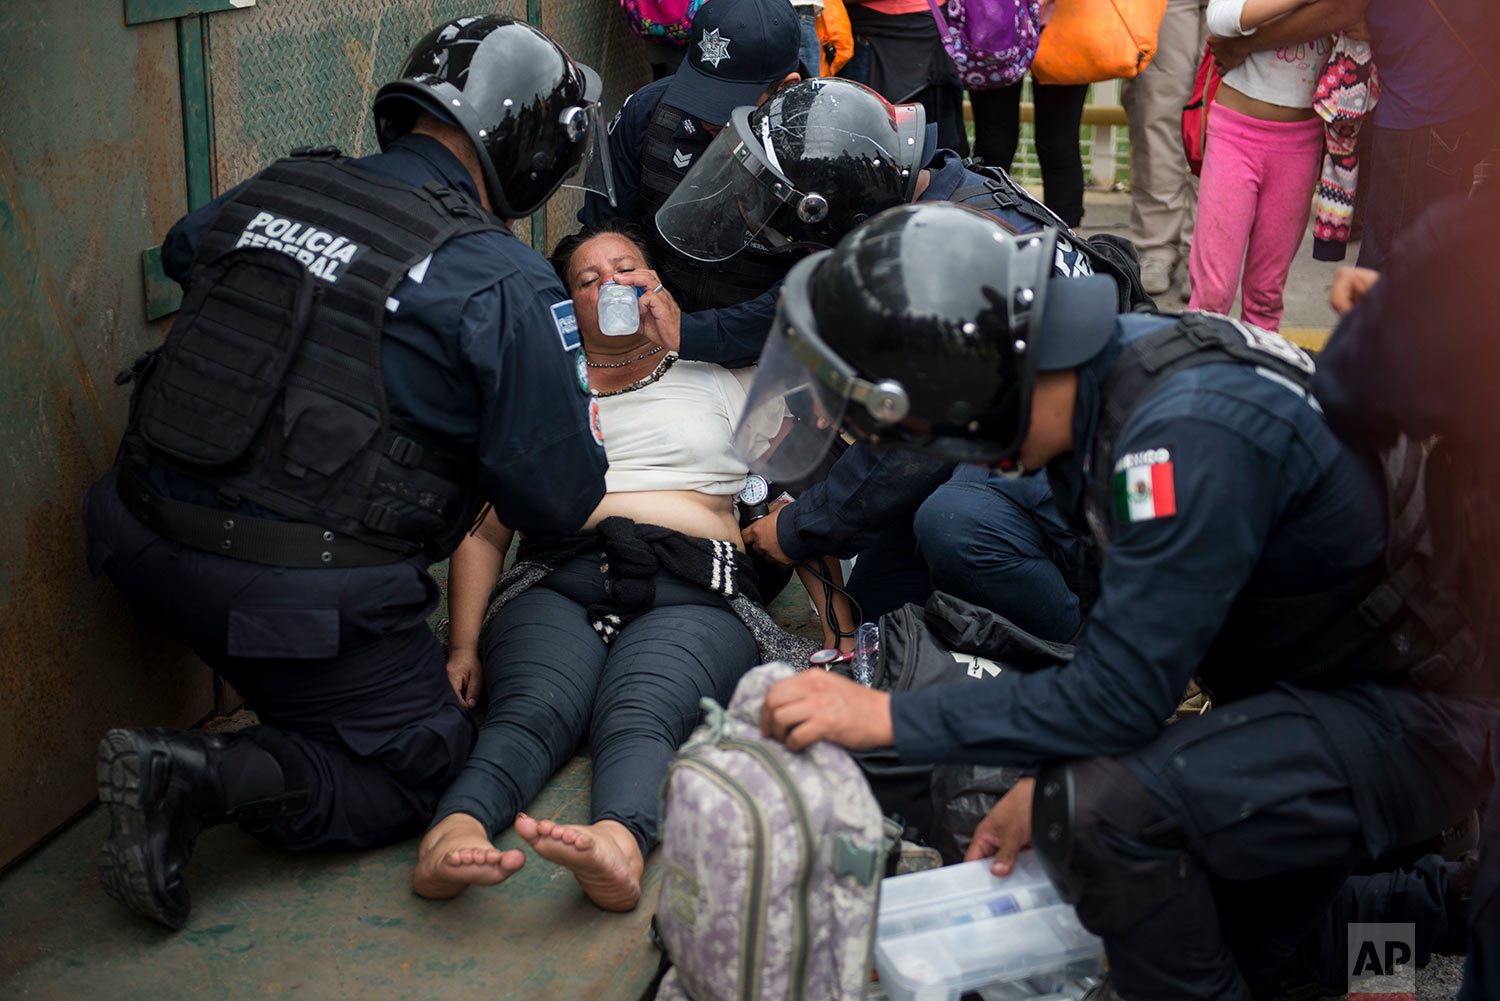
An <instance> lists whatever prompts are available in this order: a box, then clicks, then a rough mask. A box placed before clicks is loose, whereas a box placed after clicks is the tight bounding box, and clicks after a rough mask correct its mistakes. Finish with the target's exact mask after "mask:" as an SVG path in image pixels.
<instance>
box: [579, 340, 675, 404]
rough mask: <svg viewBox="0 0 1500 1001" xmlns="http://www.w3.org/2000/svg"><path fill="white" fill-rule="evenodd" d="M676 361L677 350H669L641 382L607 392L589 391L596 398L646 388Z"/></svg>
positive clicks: (665, 372)
mask: <svg viewBox="0 0 1500 1001" xmlns="http://www.w3.org/2000/svg"><path fill="white" fill-rule="evenodd" d="M675 361H677V352H676V351H672V352H669V353H668V354H667V356H666V357H665V358H663V359H662V360H661V364H659V365H657V366H656V370H655V371H653V372H652V373H651V374H650V375H648V376H646V378H644V379H642V380H640V381H639V382H632V383H631V384H630V385H628V386H626V387H625V388H623V389H611V390H610V391H609V392H607V393H601V392H598V391H597V390H592V389H591V390H589V392H590V393H592V394H593V395H594V396H595V397H596V398H603V397H605V396H619V395H620V394H621V393H633V392H635V391H636V390H637V389H645V388H646V387H647V386H649V385H651V384H652V383H653V382H655V381H656V380H657V379H660V378H661V377H662V376H664V375H666V374H667V369H669V368H671V367H672V364H673V363H674V362H675Z"/></svg>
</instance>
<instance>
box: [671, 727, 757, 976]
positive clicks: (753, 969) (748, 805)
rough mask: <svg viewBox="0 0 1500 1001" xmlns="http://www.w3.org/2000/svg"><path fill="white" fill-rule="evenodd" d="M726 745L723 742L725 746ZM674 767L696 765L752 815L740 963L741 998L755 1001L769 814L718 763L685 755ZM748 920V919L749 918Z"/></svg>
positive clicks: (695, 768) (741, 925)
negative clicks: (767, 819) (749, 861)
mask: <svg viewBox="0 0 1500 1001" xmlns="http://www.w3.org/2000/svg"><path fill="white" fill-rule="evenodd" d="M721 746H722V745H721ZM673 767H674V768H683V767H686V768H692V769H694V770H696V771H697V772H699V773H700V774H702V775H703V777H704V778H706V779H708V780H709V781H710V782H712V783H714V785H717V786H719V787H720V788H722V789H723V790H724V791H725V792H726V793H728V794H729V795H731V796H733V797H734V798H735V799H737V800H739V801H740V802H741V803H742V804H743V805H744V807H745V812H746V814H747V815H748V816H749V817H750V841H751V858H752V860H753V861H752V865H751V870H750V885H749V892H748V893H747V894H746V895H745V908H744V912H747V913H743V912H742V913H741V915H740V955H741V956H742V957H744V959H743V960H742V963H741V966H740V998H741V999H742V1001H755V998H756V996H757V995H758V994H759V993H760V971H761V966H762V965H763V957H762V956H761V941H762V939H763V938H764V937H765V935H764V932H765V921H766V917H765V914H766V907H765V896H766V869H767V862H766V845H767V842H769V841H770V832H769V831H768V830H767V829H766V828H767V824H766V817H765V813H764V812H763V811H762V810H761V809H760V807H759V806H758V805H757V804H756V802H755V797H754V796H753V795H751V793H750V791H749V790H748V789H746V788H745V787H744V785H743V784H742V783H740V782H739V780H737V779H735V778H734V777H733V776H731V775H730V774H729V773H728V772H726V771H724V770H723V769H722V768H720V767H719V766H717V765H713V764H709V763H708V762H707V761H704V760H703V759H702V758H700V757H698V756H696V755H694V756H684V757H682V758H681V759H679V760H678V762H677V763H676V764H675V765H673ZM747 919H748V920H747Z"/></svg>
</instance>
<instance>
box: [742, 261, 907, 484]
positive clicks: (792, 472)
mask: <svg viewBox="0 0 1500 1001" xmlns="http://www.w3.org/2000/svg"><path fill="white" fill-rule="evenodd" d="M828 253H830V251H824V252H822V253H818V254H814V255H812V256H811V257H809V258H807V259H806V260H803V261H799V262H798V263H797V265H796V267H794V268H793V269H792V271H791V273H790V274H788V275H787V278H786V284H785V286H784V288H783V291H782V294H781V301H780V303H779V305H778V307H777V311H776V322H775V325H774V326H773V327H772V328H771V334H770V336H769V337H768V338H766V346H765V348H764V349H763V350H762V352H761V356H760V364H759V366H758V368H757V369H756V373H755V380H754V382H753V383H751V386H750V393H749V397H748V399H747V400H746V402H745V410H744V413H743V414H742V415H741V416H740V421H739V424H738V425H737V426H736V428H735V451H736V453H737V454H738V455H739V456H740V458H741V459H743V460H744V461H745V462H746V464H748V465H749V466H750V468H751V470H752V471H754V472H757V473H760V474H761V475H762V476H764V477H765V478H766V479H768V480H770V481H772V482H781V483H786V482H790V481H794V480H799V479H802V478H803V477H805V476H807V475H808V474H809V473H811V472H812V471H813V470H815V469H816V468H817V466H818V464H819V463H820V462H821V461H822V459H823V457H824V456H825V455H826V454H827V453H828V450H829V448H830V447H831V446H832V444H833V441H834V439H835V438H837V437H839V436H840V424H841V422H842V421H843V419H844V413H845V410H846V409H847V408H848V405H849V402H850V401H851V400H853V401H854V402H856V403H857V404H859V405H861V406H863V407H864V408H865V409H866V410H868V411H869V412H870V413H871V414H872V415H874V416H875V417H876V419H877V420H884V421H888V422H890V423H895V422H897V421H900V420H902V419H903V418H905V417H906V414H907V410H908V409H909V403H908V400H907V397H906V392H905V390H904V389H902V387H901V385H900V384H899V383H895V382H880V383H871V382H869V381H868V380H865V379H862V378H860V377H859V376H858V375H857V374H856V373H855V371H854V369H853V368H851V367H850V366H848V365H847V364H845V363H844V362H843V360H842V359H840V358H839V357H838V356H837V355H835V354H834V353H833V352H832V351H831V350H830V349H829V348H828V347H827V346H826V345H825V344H824V343H823V341H822V340H821V339H820V338H819V337H818V335H817V333H816V332H815V325H814V322H813V317H812V308H811V303H810V301H809V299H808V295H807V286H808V282H809V280H810V278H811V276H812V273H813V271H815V270H816V268H817V264H818V262H819V261H820V260H821V259H822V258H824V257H825V256H826V255H827V254H828ZM778 423H779V424H780V431H779V432H778V433H777V434H776V435H775V436H774V437H771V438H770V440H769V444H767V434H766V429H767V428H768V427H774V426H775V425H776V424H778Z"/></svg>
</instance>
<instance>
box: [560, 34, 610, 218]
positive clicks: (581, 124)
mask: <svg viewBox="0 0 1500 1001" xmlns="http://www.w3.org/2000/svg"><path fill="white" fill-rule="evenodd" d="M578 68H579V69H580V70H582V71H583V79H584V94H583V98H584V100H585V101H586V102H588V103H587V104H584V105H582V106H577V105H575V106H574V107H571V108H565V109H563V113H562V124H563V129H564V130H565V131H566V132H567V133H568V134H569V135H570V136H574V137H578V138H582V139H585V140H586V141H587V142H588V152H587V153H585V154H584V157H583V166H582V168H581V169H580V168H577V167H575V168H574V169H573V171H572V172H571V173H570V174H568V176H567V177H566V178H565V179H564V180H563V185H562V186H563V187H565V188H576V189H578V190H580V191H592V192H594V193H595V194H599V195H603V196H604V197H605V198H607V199H609V204H610V206H611V207H613V206H614V205H615V170H614V162H613V161H612V160H611V159H610V155H609V138H608V136H607V134H606V132H605V128H604V109H603V108H602V107H601V106H600V104H599V99H600V97H601V96H602V95H603V93H604V85H603V84H602V83H601V82H600V80H599V74H598V73H595V72H594V71H593V69H592V68H590V67H588V66H584V65H583V64H582V63H580V64H578Z"/></svg>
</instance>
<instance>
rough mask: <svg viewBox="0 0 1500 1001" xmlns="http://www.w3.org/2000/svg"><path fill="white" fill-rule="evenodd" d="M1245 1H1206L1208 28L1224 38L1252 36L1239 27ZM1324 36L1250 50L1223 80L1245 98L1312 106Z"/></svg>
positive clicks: (1325, 54) (1325, 58) (1322, 60)
mask: <svg viewBox="0 0 1500 1001" xmlns="http://www.w3.org/2000/svg"><path fill="white" fill-rule="evenodd" d="M1244 8H1245V0H1208V30H1209V33H1210V34H1214V35H1219V36H1223V37H1234V36H1237V35H1253V34H1255V32H1254V30H1253V29H1252V30H1250V31H1242V30H1240V11H1242V10H1244ZM1328 51H1329V44H1328V39H1327V38H1319V39H1318V40H1317V41H1315V42H1307V43H1304V44H1302V45H1294V46H1289V47H1287V48H1282V49H1266V50H1264V51H1262V52H1252V53H1251V54H1250V56H1249V58H1247V59H1246V60H1245V61H1244V62H1242V63H1240V64H1239V65H1238V66H1236V67H1235V68H1234V69H1232V70H1230V71H1229V72H1228V73H1225V74H1224V82H1225V83H1227V84H1229V86H1231V87H1233V88H1234V89H1235V90H1237V91H1239V92H1240V93H1241V94H1244V95H1246V96H1247V97H1253V98H1255V99H1257V100H1260V101H1265V102H1266V103H1268V104H1279V105H1281V106H1282V107H1286V108H1311V107H1312V99H1313V91H1314V90H1316V89H1317V86H1318V77H1320V76H1322V74H1323V64H1324V63H1326V62H1327V61H1328Z"/></svg>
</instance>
